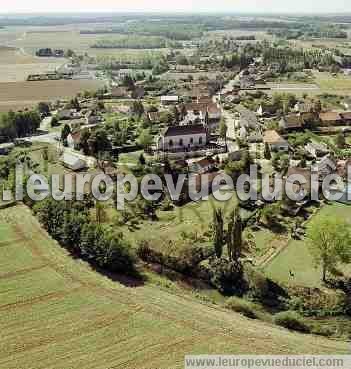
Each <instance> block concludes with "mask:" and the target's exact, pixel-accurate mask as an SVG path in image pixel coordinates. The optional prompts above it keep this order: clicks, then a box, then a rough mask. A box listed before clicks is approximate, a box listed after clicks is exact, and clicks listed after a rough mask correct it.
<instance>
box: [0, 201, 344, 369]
mask: <svg viewBox="0 0 351 369" xmlns="http://www.w3.org/2000/svg"><path fill="white" fill-rule="evenodd" d="M0 234H1V243H0V255H1V257H0V260H1V263H0V268H1V274H0V311H1V320H0V330H1V335H0V368H4V369H19V368H21V369H30V368H31V369H33V368H35V369H44V368H45V369H48V368H51V369H68V368H69V369H81V368H84V369H107V368H116V369H117V368H118V369H119V368H123V369H132V368H138V369H139V368H140V369H143V368H145V369H146V368H149V369H150V368H152V369H153V368H165V369H166V368H169V369H171V368H172V369H176V368H182V367H183V361H184V355H185V354H189V353H194V354H195V353H198V354H200V353H219V352H220V353H230V354H239V353H260V354H263V353H265V354H267V353H276V354H278V353H280V354H282V353H291V354H293V353H295V354H296V353H300V354H301V353H333V354H335V353H346V352H348V345H347V344H346V343H343V342H336V341H329V340H327V339H324V338H317V337H313V338H312V337H310V336H305V335H300V334H296V333H290V332H288V331H287V330H284V329H279V328H277V327H274V326H271V325H269V324H268V323H257V322H255V321H251V320H248V319H246V318H244V317H242V316H240V315H238V314H235V313H232V312H228V311H225V310H223V309H220V308H218V307H216V306H211V305H206V304H203V303H200V302H199V301H198V300H196V299H194V298H193V297H191V296H190V295H186V294H183V295H182V296H181V295H177V294H174V293H171V290H166V289H162V288H161V287H160V286H156V285H154V284H153V283H151V282H148V283H146V284H145V285H142V286H139V287H134V288H132V287H126V285H125V284H124V285H123V284H121V283H119V282H114V281H112V280H111V279H108V278H107V277H104V276H101V275H99V274H97V273H96V272H94V271H93V270H92V269H91V268H90V267H89V266H87V265H86V264H85V263H83V262H81V261H77V260H74V259H73V258H71V257H70V256H69V255H67V253H66V252H65V251H64V250H62V249H61V248H60V247H59V246H58V245H57V244H56V243H55V242H54V241H52V240H51V239H50V238H48V236H47V235H46V233H45V232H44V231H42V229H41V228H40V226H39V225H38V223H37V221H36V220H35V219H34V218H33V217H32V215H31V214H30V211H29V210H28V209H27V208H26V207H24V206H16V207H13V208H9V209H6V210H2V211H1V212H0ZM14 237H15V238H14ZM16 239H17V240H16Z"/></svg>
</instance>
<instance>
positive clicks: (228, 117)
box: [220, 79, 236, 141]
mask: <svg viewBox="0 0 351 369" xmlns="http://www.w3.org/2000/svg"><path fill="white" fill-rule="evenodd" d="M234 83H235V79H232V80H230V81H229V82H228V83H227V84H226V85H225V86H224V87H223V89H222V90H221V91H220V94H224V93H226V92H229V91H232V90H233V86H234ZM222 115H223V117H224V119H225V123H226V125H227V127H228V131H227V139H229V140H232V141H235V139H236V133H235V125H236V118H235V115H234V114H233V113H232V112H231V111H228V110H224V109H223V108H222Z"/></svg>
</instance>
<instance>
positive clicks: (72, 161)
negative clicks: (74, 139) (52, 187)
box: [60, 153, 88, 172]
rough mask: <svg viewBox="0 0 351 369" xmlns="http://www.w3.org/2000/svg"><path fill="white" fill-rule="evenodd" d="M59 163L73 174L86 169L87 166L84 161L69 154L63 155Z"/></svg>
mask: <svg viewBox="0 0 351 369" xmlns="http://www.w3.org/2000/svg"><path fill="white" fill-rule="evenodd" d="M60 161H61V163H62V164H63V165H64V166H65V167H66V168H68V169H71V170H73V171H74V172H75V171H78V170H82V169H84V168H87V166H88V165H87V163H86V161H85V160H83V159H81V158H79V157H78V156H76V155H73V154H69V153H64V154H63V155H62V156H61V158H60Z"/></svg>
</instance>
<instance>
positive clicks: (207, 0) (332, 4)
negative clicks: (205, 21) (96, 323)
mask: <svg viewBox="0 0 351 369" xmlns="http://www.w3.org/2000/svg"><path fill="white" fill-rule="evenodd" d="M86 11H89V12H92V11H100V12H106V11H114V12H123V11H140V12H144V11H156V12H172V11H185V12H199V11H210V12H255V13H261V12H269V13H281V12H284V13H286V12H292V13H311V12H319V13H320V12H324V13H327V12H332V13H340V12H342V13H345V12H350V13H351V0H175V1H170V0H58V1H53V0H1V7H0V13H12V12H17V13H18V12H20V13H27V12H86Z"/></svg>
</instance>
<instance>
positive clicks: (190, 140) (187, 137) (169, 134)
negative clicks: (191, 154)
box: [157, 124, 208, 151]
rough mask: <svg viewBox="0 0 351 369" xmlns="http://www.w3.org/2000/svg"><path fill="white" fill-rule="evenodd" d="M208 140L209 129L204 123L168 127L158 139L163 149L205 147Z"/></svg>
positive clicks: (160, 147) (158, 145) (179, 149)
mask: <svg viewBox="0 0 351 369" xmlns="http://www.w3.org/2000/svg"><path fill="white" fill-rule="evenodd" d="M207 142H208V132H207V129H206V128H205V127H204V126H203V125H202V124H194V125H184V126H173V127H167V128H166V129H165V130H164V132H163V134H162V135H161V136H160V137H159V138H158V140H157V148H158V150H161V151H172V150H174V151H191V150H194V149H197V148H201V147H205V146H206V145H207Z"/></svg>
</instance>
